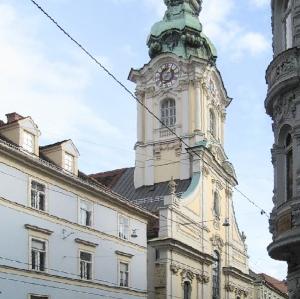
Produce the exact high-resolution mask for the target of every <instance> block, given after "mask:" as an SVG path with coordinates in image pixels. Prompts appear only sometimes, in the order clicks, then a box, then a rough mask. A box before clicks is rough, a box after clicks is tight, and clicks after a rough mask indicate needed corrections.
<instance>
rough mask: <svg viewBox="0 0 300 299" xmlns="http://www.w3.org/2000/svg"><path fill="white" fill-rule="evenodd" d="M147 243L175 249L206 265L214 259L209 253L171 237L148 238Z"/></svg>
mask: <svg viewBox="0 0 300 299" xmlns="http://www.w3.org/2000/svg"><path fill="white" fill-rule="evenodd" d="M148 243H149V244H151V245H153V246H155V247H158V248H159V247H161V248H166V247H168V248H171V250H174V251H177V252H178V253H180V254H182V255H186V256H188V257H190V258H192V259H195V260H198V261H199V262H200V263H201V264H205V265H208V266H209V265H211V264H212V263H213V261H214V259H213V257H212V256H211V255H209V254H207V253H203V252H201V251H200V250H198V249H196V248H194V247H192V246H190V245H187V244H185V243H183V242H181V241H179V240H176V239H173V238H164V239H160V238H157V239H152V240H149V241H148Z"/></svg>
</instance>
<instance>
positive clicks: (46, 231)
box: [24, 224, 53, 236]
mask: <svg viewBox="0 0 300 299" xmlns="http://www.w3.org/2000/svg"><path fill="white" fill-rule="evenodd" d="M24 227H25V228H26V229H28V230H32V231H35V232H38V233H41V234H45V235H48V236H50V235H52V234H53V231H52V230H49V229H46V228H41V227H38V226H35V225H31V224H25V225H24Z"/></svg>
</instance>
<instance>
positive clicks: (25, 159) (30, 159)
mask: <svg viewBox="0 0 300 299" xmlns="http://www.w3.org/2000/svg"><path fill="white" fill-rule="evenodd" d="M0 153H3V154H4V155H6V156H10V157H11V158H12V159H14V160H17V161H18V162H20V163H22V164H25V165H27V166H29V167H30V168H33V169H36V170H37V171H44V172H46V173H47V174H48V175H50V176H52V177H55V179H59V180H63V181H65V182H67V183H69V184H70V185H72V186H73V187H74V188H76V189H77V188H81V189H84V190H85V191H86V190H88V191H89V192H92V193H94V194H95V195H96V196H101V198H102V199H104V200H106V201H109V202H110V203H111V204H113V205H118V206H121V207H122V208H125V209H127V210H128V211H129V212H131V213H132V211H133V208H134V211H135V212H136V213H137V214H139V216H142V217H143V218H144V219H149V220H150V219H154V218H155V219H157V216H155V215H153V214H152V213H150V212H148V211H146V210H144V209H142V208H140V207H139V206H137V205H134V204H132V203H131V202H129V201H128V200H127V199H126V198H124V197H122V196H121V195H118V194H116V193H114V192H113V191H111V190H109V189H108V188H105V187H104V186H102V185H100V184H99V183H97V182H95V183H92V182H91V181H92V179H91V181H89V182H88V181H86V180H83V179H81V178H80V177H77V176H75V175H72V174H70V173H67V172H65V171H63V170H62V169H61V168H59V167H58V166H56V165H54V164H52V163H50V162H48V161H45V160H43V159H41V158H39V157H37V156H35V155H30V154H27V153H24V152H22V151H21V150H20V149H19V148H18V147H17V146H14V145H12V144H10V143H7V142H6V141H4V140H2V139H0Z"/></svg>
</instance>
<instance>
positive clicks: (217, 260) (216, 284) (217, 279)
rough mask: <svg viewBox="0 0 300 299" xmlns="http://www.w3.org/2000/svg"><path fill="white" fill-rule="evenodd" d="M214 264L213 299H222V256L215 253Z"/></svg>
mask: <svg viewBox="0 0 300 299" xmlns="http://www.w3.org/2000/svg"><path fill="white" fill-rule="evenodd" d="M213 258H214V263H213V266H212V293H213V296H212V299H220V255H219V253H218V252H217V251H214V252H213Z"/></svg>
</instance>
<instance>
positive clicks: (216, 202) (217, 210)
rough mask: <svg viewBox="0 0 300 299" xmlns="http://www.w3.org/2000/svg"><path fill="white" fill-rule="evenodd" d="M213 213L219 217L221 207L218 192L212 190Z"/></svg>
mask: <svg viewBox="0 0 300 299" xmlns="http://www.w3.org/2000/svg"><path fill="white" fill-rule="evenodd" d="M214 213H215V215H216V216H217V217H220V214H221V208H220V196H219V194H218V192H214Z"/></svg>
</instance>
